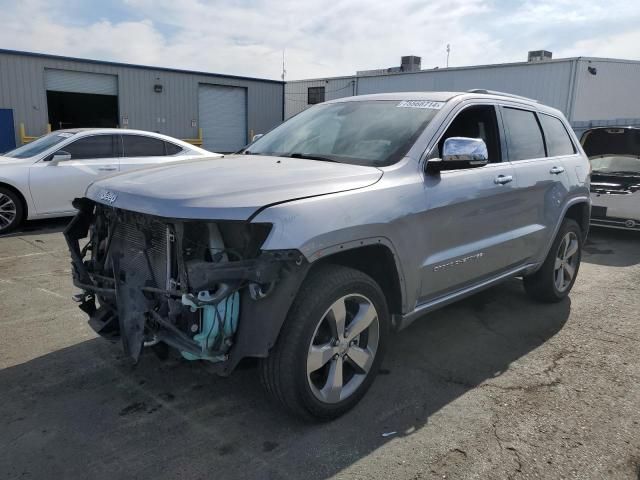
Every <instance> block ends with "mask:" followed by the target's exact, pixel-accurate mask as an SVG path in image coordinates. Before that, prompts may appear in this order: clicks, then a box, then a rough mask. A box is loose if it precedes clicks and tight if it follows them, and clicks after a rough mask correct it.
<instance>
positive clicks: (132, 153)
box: [122, 135, 165, 157]
mask: <svg viewBox="0 0 640 480" xmlns="http://www.w3.org/2000/svg"><path fill="white" fill-rule="evenodd" d="M122 143H123V145H124V156H125V157H164V156H165V149H164V143H165V142H164V141H163V140H160V139H159V138H153V137H145V136H143V135H123V136H122Z"/></svg>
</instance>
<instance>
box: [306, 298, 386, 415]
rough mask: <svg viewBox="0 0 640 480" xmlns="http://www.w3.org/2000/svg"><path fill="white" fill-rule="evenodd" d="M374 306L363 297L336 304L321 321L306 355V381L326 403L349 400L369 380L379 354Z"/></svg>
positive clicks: (318, 397)
mask: <svg viewBox="0 0 640 480" xmlns="http://www.w3.org/2000/svg"><path fill="white" fill-rule="evenodd" d="M379 339H380V325H379V320H378V312H377V311H376V308H375V306H374V305H373V303H372V302H371V300H369V299H368V298H366V297H365V296H363V295H346V296H344V297H342V298H339V299H338V300H336V301H335V302H334V303H333V304H332V305H331V307H329V309H328V310H327V311H326V312H325V313H324V315H323V316H322V318H321V319H320V321H319V323H318V325H317V327H316V330H315V332H314V334H313V337H312V340H311V344H310V345H309V350H308V353H307V380H308V382H309V386H310V388H311V391H312V392H313V394H314V396H315V397H316V398H317V399H318V400H320V401H321V402H324V403H338V402H340V401H342V400H345V399H346V398H349V397H350V396H351V395H353V393H354V392H355V391H356V390H357V389H358V387H359V386H360V385H361V384H362V383H363V382H364V380H365V379H366V378H367V376H368V374H369V372H370V370H371V367H372V365H373V363H374V359H375V357H376V353H377V351H378V343H379Z"/></svg>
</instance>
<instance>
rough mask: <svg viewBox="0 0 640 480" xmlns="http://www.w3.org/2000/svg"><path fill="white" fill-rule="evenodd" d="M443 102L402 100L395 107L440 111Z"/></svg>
mask: <svg viewBox="0 0 640 480" xmlns="http://www.w3.org/2000/svg"><path fill="white" fill-rule="evenodd" d="M443 105H444V102H434V101H432V100H403V101H401V102H400V103H399V104H398V105H396V107H401V108H430V109H432V110H440V109H441V108H442V106H443Z"/></svg>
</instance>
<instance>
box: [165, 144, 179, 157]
mask: <svg viewBox="0 0 640 480" xmlns="http://www.w3.org/2000/svg"><path fill="white" fill-rule="evenodd" d="M164 148H165V149H166V151H167V155H177V154H178V153H180V152H182V147H179V146H178V145H176V144H175V143H171V142H164Z"/></svg>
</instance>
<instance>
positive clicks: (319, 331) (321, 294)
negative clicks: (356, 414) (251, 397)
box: [260, 265, 389, 421]
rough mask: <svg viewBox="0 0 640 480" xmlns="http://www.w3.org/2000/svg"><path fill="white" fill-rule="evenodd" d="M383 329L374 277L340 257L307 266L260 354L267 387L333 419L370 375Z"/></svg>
mask: <svg viewBox="0 0 640 480" xmlns="http://www.w3.org/2000/svg"><path fill="white" fill-rule="evenodd" d="M388 331H389V314H388V310H387V304H386V300H385V297H384V294H383V293H382V291H381V289H380V287H379V286H378V284H377V283H376V282H375V281H374V280H373V279H372V278H370V277H369V276H367V275H365V274H364V273H362V272H360V271H358V270H354V269H351V268H347V267H342V266H338V265H327V266H322V267H319V268H318V269H317V270H315V271H312V272H311V274H310V276H309V278H307V280H305V282H304V284H303V286H302V288H301V289H300V292H299V293H298V295H297V297H296V299H295V301H294V303H293V305H292V307H291V310H290V311H289V314H288V315H287V319H286V321H285V323H284V325H283V327H282V330H281V332H280V336H279V337H278V341H277V342H276V345H275V346H274V348H273V349H272V350H271V352H270V354H269V357H268V358H266V359H264V360H261V362H260V363H261V364H260V371H261V379H262V383H263V385H264V387H265V388H266V390H267V392H268V393H269V394H270V395H271V396H272V397H273V398H274V399H276V400H277V401H278V402H279V403H280V404H281V405H282V406H283V407H284V408H285V410H287V411H288V412H289V413H291V414H293V415H295V416H297V417H300V418H303V419H307V420H308V419H316V420H322V421H326V420H332V419H334V418H337V417H339V416H341V415H343V414H344V413H345V412H347V411H348V410H350V409H351V408H353V407H354V406H355V405H356V404H357V403H358V402H359V401H360V399H361V398H362V397H363V396H364V394H365V393H366V392H367V390H368V389H369V387H370V386H371V384H372V383H373V380H374V379H375V377H376V374H377V372H378V369H379V368H380V362H381V361H382V357H383V355H384V351H385V346H386V340H387V337H388Z"/></svg>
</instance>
